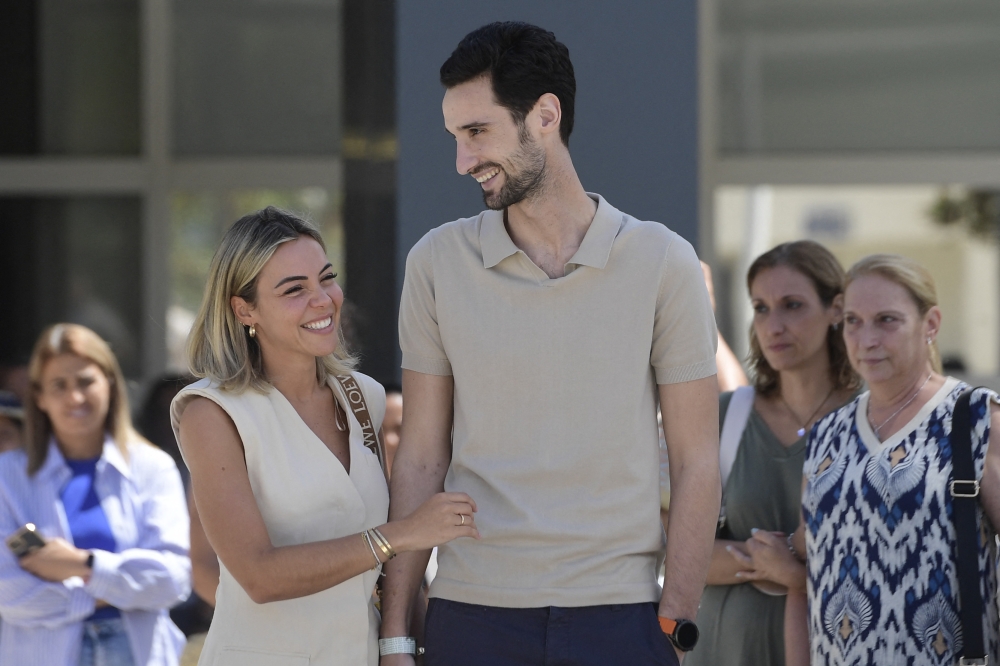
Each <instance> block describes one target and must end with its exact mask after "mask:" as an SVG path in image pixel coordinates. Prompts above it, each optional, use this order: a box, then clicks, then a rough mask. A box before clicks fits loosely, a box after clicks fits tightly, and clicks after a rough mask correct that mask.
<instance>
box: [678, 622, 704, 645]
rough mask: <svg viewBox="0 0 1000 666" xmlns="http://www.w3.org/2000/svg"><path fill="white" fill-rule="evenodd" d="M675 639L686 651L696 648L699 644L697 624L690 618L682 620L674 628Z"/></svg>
mask: <svg viewBox="0 0 1000 666" xmlns="http://www.w3.org/2000/svg"><path fill="white" fill-rule="evenodd" d="M674 640H676V642H677V647H678V648H680V649H681V650H684V651H685V652H687V651H688V650H692V649H694V646H695V645H697V644H698V627H697V625H695V623H694V622H691V621H689V620H680V621H679V622H678V623H677V628H676V629H674Z"/></svg>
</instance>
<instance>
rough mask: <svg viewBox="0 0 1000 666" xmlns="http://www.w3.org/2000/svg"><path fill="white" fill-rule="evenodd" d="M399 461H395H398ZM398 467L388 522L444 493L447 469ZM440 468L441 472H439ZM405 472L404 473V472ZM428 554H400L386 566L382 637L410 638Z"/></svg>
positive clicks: (427, 551)
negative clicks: (418, 592) (416, 600)
mask: <svg viewBox="0 0 1000 666" xmlns="http://www.w3.org/2000/svg"><path fill="white" fill-rule="evenodd" d="M397 460H398V459H397ZM399 462H404V464H403V465H398V467H397V469H398V471H397V472H396V473H394V474H393V475H392V503H391V504H390V506H389V520H399V519H400V518H405V517H406V516H408V515H409V514H410V513H412V512H413V511H414V510H415V509H416V508H417V507H419V506H420V505H421V504H423V503H424V502H425V501H426V500H427V499H429V498H430V497H431V496H432V495H434V494H435V493H438V492H441V491H442V490H444V477H445V473H446V472H447V469H448V468H447V465H443V466H437V465H435V466H433V467H427V466H425V465H421V466H409V467H408V466H405V459H404V461H399ZM439 467H440V468H439ZM404 470H405V471H404ZM429 558H430V551H429V550H423V551H414V552H411V553H401V554H400V555H399V556H398V557H396V558H394V559H393V560H392V561H390V562H387V563H386V564H385V571H386V577H385V580H384V581H383V586H382V629H381V634H382V636H383V637H392V636H409V635H410V633H409V631H410V627H409V621H410V615H411V611H412V604H413V600H414V599H415V598H416V596H417V590H418V589H419V588H420V584H421V581H422V580H423V576H424V572H425V571H426V570H427V561H428V559H429Z"/></svg>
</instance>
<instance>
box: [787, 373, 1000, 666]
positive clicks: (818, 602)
mask: <svg viewBox="0 0 1000 666" xmlns="http://www.w3.org/2000/svg"><path fill="white" fill-rule="evenodd" d="M966 388H968V387H967V386H966V385H965V384H962V383H960V382H959V381H958V380H957V379H953V378H948V379H947V381H946V382H945V384H944V386H942V387H941V389H940V390H939V391H938V392H937V393H936V394H935V395H934V397H933V398H931V399H930V400H929V401H928V402H927V404H926V405H924V407H923V408H922V409H921V410H920V411H919V412H918V413H917V415H916V416H915V417H914V418H913V419H912V420H911V421H910V422H909V423H908V424H907V425H905V426H904V427H903V428H901V429H900V431H899V432H897V433H895V434H894V435H892V436H891V437H889V438H887V439H886V440H885V441H884V442H879V441H878V438H877V437H876V436H875V434H874V432H873V431H872V428H871V425H870V424H869V423H868V419H867V416H866V415H867V413H868V397H869V394H868V393H867V392H866V393H864V394H862V395H861V396H859V397H858V398H857V399H856V400H854V402H852V403H850V404H848V405H846V406H844V407H843V408H842V409H840V410H838V411H837V412H834V413H832V414H830V415H828V416H827V417H825V418H824V419H823V420H822V421H820V422H819V423H818V424H817V425H816V426H815V427H814V428H813V432H812V434H811V435H810V438H809V445H808V448H807V449H806V460H805V467H804V473H805V476H806V489H805V493H804V495H803V499H802V502H803V506H802V511H803V516H804V518H805V523H806V528H807V529H806V552H807V557H808V568H809V575H808V591H809V635H810V644H811V652H812V662H811V663H812V664H813V665H814V666H817V665H821V664H822V665H833V664H837V665H838V666H839V665H841V664H872V665H874V664H879V665H882V664H907V665H908V666H922V665H924V664H926V665H928V666H929V665H934V666H938V665H940V664H954V663H956V661H957V659H958V656H959V655H960V650H961V646H962V630H961V625H960V622H959V616H958V608H959V606H958V578H957V575H956V572H955V564H954V544H955V527H954V523H953V522H952V516H951V511H952V499H951V495H950V494H949V492H948V481H949V479H950V477H951V444H950V441H949V437H950V435H951V413H952V410H953V409H954V407H955V401H956V400H957V399H958V396H959V395H960V394H961V393H962V391H964V390H965V389H966ZM991 399H996V396H995V394H993V393H991V392H989V391H987V390H985V389H982V390H977V391H976V392H975V393H974V394H973V397H972V424H973V434H972V449H973V451H972V457H973V461H974V465H975V470H976V478H982V474H983V465H984V462H985V456H986V449H987V445H988V443H989V433H990V428H989V425H990V416H989V414H990V410H989V404H990V400H991ZM977 513H978V514H979V523H980V525H981V526H982V532H981V534H980V551H979V568H980V571H982V572H983V576H982V594H983V599H984V601H985V606H986V617H984V618H983V622H984V625H983V627H984V638H985V643H986V649H987V650H988V653H989V655H990V661H991V663H992V662H993V661H995V660H996V659H997V658H998V657H1000V641H998V629H997V624H998V620H997V604H996V601H995V600H996V594H997V574H996V545H995V544H996V539H995V536H996V532H995V530H994V528H993V526H992V525H990V524H989V522H988V520H987V519H986V517H985V515H984V513H983V511H982V507H981V506H980V508H979V510H978V512H977Z"/></svg>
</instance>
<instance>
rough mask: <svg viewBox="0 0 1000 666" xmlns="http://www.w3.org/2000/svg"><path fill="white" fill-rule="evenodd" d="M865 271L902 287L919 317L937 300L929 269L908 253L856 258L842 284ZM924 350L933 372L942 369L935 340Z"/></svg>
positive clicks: (854, 278)
mask: <svg viewBox="0 0 1000 666" xmlns="http://www.w3.org/2000/svg"><path fill="white" fill-rule="evenodd" d="M865 275H878V276H879V277H883V278H885V279H886V280H889V281H890V282H895V283H896V284H898V285H899V286H900V287H902V288H903V289H905V290H906V293H908V294H909V295H910V298H912V299H913V303H914V304H915V305H916V306H917V312H919V313H920V316H921V317H923V316H924V315H926V314H927V313H928V312H929V311H930V309H931V308H933V307H934V306H936V305H937V304H938V299H937V288H936V287H935V286H934V278H933V277H931V274H930V272H929V271H928V270H927V269H926V268H924V267H923V266H921V265H920V264H918V263H917V262H916V261H914V260H913V259H910V258H909V257H904V256H902V255H899V254H871V255H868V256H867V257H864V258H863V259H860V260H859V261H858V262H857V263H856V264H854V265H853V266H851V268H850V270H848V271H847V280H846V282H845V283H844V288H845V289H846V288H847V285H849V284H851V283H852V282H854V281H855V280H857V279H858V278H861V277H864V276H865ZM929 346H930V349H929V350H928V354H929V357H930V362H931V367H932V368H933V369H934V372H937V373H939V374H940V373H943V372H944V370H943V369H942V367H941V352H940V351H939V350H938V344H937V340H934V341H933V342H932V343H931V344H930V345H929Z"/></svg>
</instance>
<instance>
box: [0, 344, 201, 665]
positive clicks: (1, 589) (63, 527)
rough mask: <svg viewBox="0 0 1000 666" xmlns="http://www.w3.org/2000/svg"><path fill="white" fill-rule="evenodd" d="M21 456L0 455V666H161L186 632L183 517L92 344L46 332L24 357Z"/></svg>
mask: <svg viewBox="0 0 1000 666" xmlns="http://www.w3.org/2000/svg"><path fill="white" fill-rule="evenodd" d="M29 375H30V378H31V383H32V399H31V400H29V404H28V405H27V419H26V421H27V423H26V425H27V437H26V445H25V448H24V449H23V450H19V451H13V452H10V453H5V454H3V455H0V536H3V537H7V536H9V535H10V534H12V533H14V532H16V531H17V530H18V529H20V528H21V527H22V526H23V525H25V524H26V523H33V524H35V525H36V526H37V529H38V532H39V534H41V535H42V536H43V537H44V538H45V540H46V545H45V546H44V547H43V548H41V549H39V550H36V551H34V552H32V553H30V554H28V555H25V556H23V557H21V558H20V559H18V558H17V557H16V556H15V555H14V554H13V553H12V552H11V551H10V550H8V549H7V548H2V547H0V617H2V618H3V625H2V629H0V666H7V665H11V666H13V665H14V664H18V665H20V664H33V665H38V666H44V665H47V664H52V665H53V666H55V665H57V664H58V665H59V666H65V665H66V664H79V665H80V666H161V665H162V666H167V665H175V664H177V663H178V661H179V657H180V652H181V650H182V648H183V646H184V638H183V635H182V634H181V633H180V631H179V630H178V629H177V627H175V626H174V625H173V623H171V621H170V617H169V615H168V609H169V608H170V607H171V606H173V605H175V604H177V603H179V602H181V601H183V600H184V599H186V598H187V595H188V593H189V591H190V576H191V563H190V560H189V559H188V515H187V508H186V504H185V500H184V490H183V487H182V485H181V479H180V474H179V473H178V471H177V466H176V465H175V464H174V462H173V460H172V459H171V458H170V456H168V455H167V454H165V453H163V452H162V451H160V450H159V449H157V448H155V447H154V446H152V445H150V444H149V443H148V442H146V441H145V440H143V439H142V438H141V437H140V436H139V435H138V434H136V432H135V431H134V430H133V429H132V424H131V420H130V418H129V411H128V400H127V395H126V390H125V380H124V378H123V376H122V373H121V370H120V369H119V366H118V362H117V360H116V359H115V357H114V354H113V353H112V352H111V349H110V348H109V347H108V345H107V343H105V342H104V340H102V339H101V338H100V337H98V336H97V334H95V333H94V332H93V331H91V330H90V329H87V328H85V327H83V326H78V325H75V324H57V325H55V326H53V327H51V328H49V329H48V330H46V331H45V332H44V333H43V334H42V336H41V338H40V339H39V340H38V343H37V344H36V345H35V350H34V352H33V354H32V357H31V362H30V365H29Z"/></svg>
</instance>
